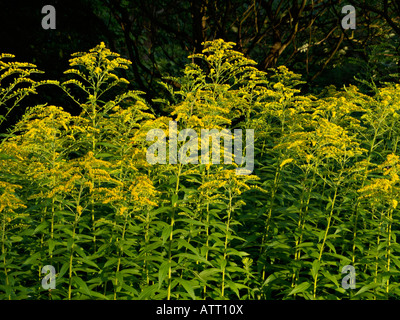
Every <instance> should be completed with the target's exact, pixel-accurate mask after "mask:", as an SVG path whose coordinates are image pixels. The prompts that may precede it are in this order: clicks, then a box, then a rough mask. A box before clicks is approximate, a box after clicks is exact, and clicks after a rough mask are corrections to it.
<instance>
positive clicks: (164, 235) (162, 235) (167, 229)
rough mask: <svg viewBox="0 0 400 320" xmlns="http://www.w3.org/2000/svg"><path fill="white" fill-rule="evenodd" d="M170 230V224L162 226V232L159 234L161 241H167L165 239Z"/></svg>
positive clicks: (168, 235)
mask: <svg viewBox="0 0 400 320" xmlns="http://www.w3.org/2000/svg"><path fill="white" fill-rule="evenodd" d="M171 231H172V227H171V226H170V225H167V226H165V227H164V229H163V231H162V234H161V239H162V241H163V243H165V242H166V241H167V239H168V238H169V237H170V234H171Z"/></svg>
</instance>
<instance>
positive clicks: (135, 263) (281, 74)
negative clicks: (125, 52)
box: [0, 40, 400, 299]
mask: <svg viewBox="0 0 400 320" xmlns="http://www.w3.org/2000/svg"><path fill="white" fill-rule="evenodd" d="M233 45H234V44H233V43H229V42H224V41H222V40H216V41H213V42H207V43H206V44H205V48H204V50H203V52H202V53H201V54H196V55H194V56H191V57H190V58H192V61H193V62H192V63H188V64H187V65H186V68H185V70H184V75H183V76H182V77H179V78H173V79H169V80H172V81H175V82H176V83H179V90H177V89H174V88H173V87H172V86H170V85H169V84H168V83H170V82H167V83H164V84H163V86H164V87H165V88H166V89H167V92H169V94H170V95H171V96H170V99H169V101H173V103H169V102H168V101H167V100H158V101H157V103H158V104H159V105H161V107H162V108H163V109H164V110H165V111H166V112H169V113H170V117H159V116H155V115H154V113H153V112H152V111H151V110H152V109H151V106H148V105H147V104H146V103H145V101H144V99H143V93H142V92H139V91H129V90H126V89H125V86H126V85H127V84H128V81H127V80H126V79H124V78H123V77H122V76H121V73H120V70H121V69H122V70H123V69H126V68H128V66H129V64H130V62H129V61H128V60H126V59H123V58H121V57H120V56H119V55H118V54H116V53H112V52H111V51H110V50H108V49H107V48H106V47H105V45H104V43H102V44H100V45H98V46H97V47H96V48H94V49H92V50H90V51H89V52H86V53H85V52H82V53H77V54H75V55H74V57H73V58H72V59H71V60H70V66H71V69H69V70H68V71H66V72H65V73H66V75H68V76H70V80H66V81H62V82H57V81H52V82H49V83H48V85H49V86H54V85H55V86H58V87H59V88H61V89H62V90H63V91H64V92H65V93H66V95H67V96H69V97H70V98H71V99H72V101H73V102H75V103H76V104H77V105H79V107H80V110H81V113H80V115H78V116H73V115H71V114H69V113H68V112H66V111H64V110H63V108H62V107H56V106H52V105H39V106H36V107H32V108H30V109H28V110H27V112H26V113H25V115H24V117H23V118H22V120H21V121H20V122H18V123H17V124H16V126H15V127H13V128H12V130H10V131H9V132H8V134H7V135H6V137H4V138H3V140H1V144H0V156H1V158H0V161H1V162H0V220H1V229H0V234H1V238H0V241H1V253H0V298H1V299H346V298H351V299H392V298H395V299H398V297H399V295H400V291H399V290H400V289H399V272H398V269H399V267H400V261H399V259H398V252H399V246H398V244H397V234H398V232H399V228H398V216H397V214H398V206H397V205H398V202H397V199H398V196H399V185H398V182H399V176H398V173H399V171H400V159H399V156H398V151H397V145H398V142H399V109H400V107H399V103H398V101H399V99H400V96H399V92H400V91H399V89H400V88H399V86H398V85H395V84H390V83H387V84H386V85H385V86H383V87H380V88H377V87H372V89H373V94H372V95H365V94H363V93H361V92H360V91H359V90H358V88H357V87H355V86H351V87H348V88H345V90H336V88H334V87H333V86H330V87H327V88H326V89H325V90H323V91H322V92H320V94H319V95H318V96H313V95H301V94H300V90H298V89H297V86H299V85H300V84H301V83H302V82H301V80H300V78H301V77H300V76H299V75H297V74H295V73H293V72H291V71H289V70H288V69H287V68H286V67H279V68H278V69H276V70H269V71H268V72H263V71H259V70H258V69H256V68H255V67H254V65H255V64H256V63H255V62H254V61H252V60H250V59H247V58H245V56H244V55H243V54H241V53H239V52H237V51H234V50H232V48H233ZM4 58H11V57H9V56H4V57H3V59H4ZM0 63H1V64H0V72H1V74H0V77H1V79H10V77H11V80H9V81H6V82H5V81H3V80H2V82H1V91H0V97H1V99H2V100H0V103H2V102H3V101H5V100H6V95H8V96H9V97H10V95H13V94H14V92H18V91H13V87H12V86H13V82H12V79H13V78H12V77H14V74H15V73H12V72H9V73H7V72H8V70H11V69H10V68H13V67H14V66H15V65H14V64H12V63H11V64H10V63H5V62H3V61H1V62H0ZM27 67H30V68H34V66H33V65H27ZM33 70H35V69H33ZM18 72H23V71H21V70H19V69H18ZM17 75H18V73H17ZM29 75H30V73H29V72H28V73H26V72H25V73H22V74H21V76H20V78H19V79H21V80H16V81H24V80H22V79H25V81H26V82H27V83H28V84H29V85H30V86H32V87H35V86H36V85H38V84H44V83H45V82H40V83H37V82H34V81H33V80H30V81H29V80H27V79H28V78H27V77H29ZM17 79H18V78H17ZM10 86H11V87H10ZM1 94H2V95H1ZM0 106H1V107H4V106H3V104H1V105H0ZM6 106H7V104H6ZM170 120H175V121H177V123H178V130H182V129H184V128H193V129H195V130H196V131H197V132H199V130H200V129H202V128H208V129H212V128H216V129H222V128H228V129H233V128H242V129H245V128H247V129H254V130H255V140H254V148H255V169H254V172H253V174H252V175H236V174H235V170H234V169H235V164H219V165H215V164H212V165H211V164H210V165H204V164H180V163H178V164H175V165H170V164H168V163H167V164H158V165H150V164H149V163H147V161H146V149H147V147H148V146H149V144H150V142H149V141H146V134H147V132H148V131H149V130H150V129H154V128H161V129H164V130H166V131H168V123H169V121H170ZM179 143H182V142H179ZM45 265H52V266H54V268H55V270H56V273H57V274H56V289H53V290H45V289H43V287H42V279H43V277H44V274H42V273H41V269H42V267H43V266H45ZM345 265H352V266H354V268H355V270H356V286H357V287H356V289H348V290H345V289H343V288H342V285H341V280H342V278H343V277H344V275H343V274H341V270H342V267H343V266H345Z"/></svg>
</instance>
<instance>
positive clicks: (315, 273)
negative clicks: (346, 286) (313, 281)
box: [311, 259, 321, 278]
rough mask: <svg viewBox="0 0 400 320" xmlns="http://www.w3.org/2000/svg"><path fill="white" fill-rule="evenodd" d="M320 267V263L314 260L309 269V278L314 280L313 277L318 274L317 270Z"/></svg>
mask: <svg viewBox="0 0 400 320" xmlns="http://www.w3.org/2000/svg"><path fill="white" fill-rule="evenodd" d="M320 267H321V262H320V261H318V260H317V259H316V260H314V262H313V264H312V268H311V276H312V277H313V278H315V276H316V275H317V274H318V271H319V268H320Z"/></svg>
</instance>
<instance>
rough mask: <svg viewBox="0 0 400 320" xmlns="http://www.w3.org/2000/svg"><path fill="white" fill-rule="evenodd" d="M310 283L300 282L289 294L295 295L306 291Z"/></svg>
mask: <svg viewBox="0 0 400 320" xmlns="http://www.w3.org/2000/svg"><path fill="white" fill-rule="evenodd" d="M310 285H311V284H310V282H308V281H306V282H302V283H300V284H299V285H297V286H296V287H295V288H294V289H293V290H292V291H290V293H289V296H290V295H293V294H298V293H302V292H304V291H306V290H307V289H308V288H309V286H310Z"/></svg>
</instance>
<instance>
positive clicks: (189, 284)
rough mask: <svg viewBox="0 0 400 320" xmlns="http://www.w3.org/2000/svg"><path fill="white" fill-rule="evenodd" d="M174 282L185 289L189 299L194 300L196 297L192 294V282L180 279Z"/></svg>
mask: <svg viewBox="0 0 400 320" xmlns="http://www.w3.org/2000/svg"><path fill="white" fill-rule="evenodd" d="M176 280H177V281H178V282H179V283H180V284H181V285H182V286H183V287H184V288H185V290H186V292H187V293H188V294H189V295H190V297H191V298H192V299H193V300H196V295H195V294H194V290H193V286H192V282H191V281H188V280H185V279H181V278H176Z"/></svg>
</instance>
